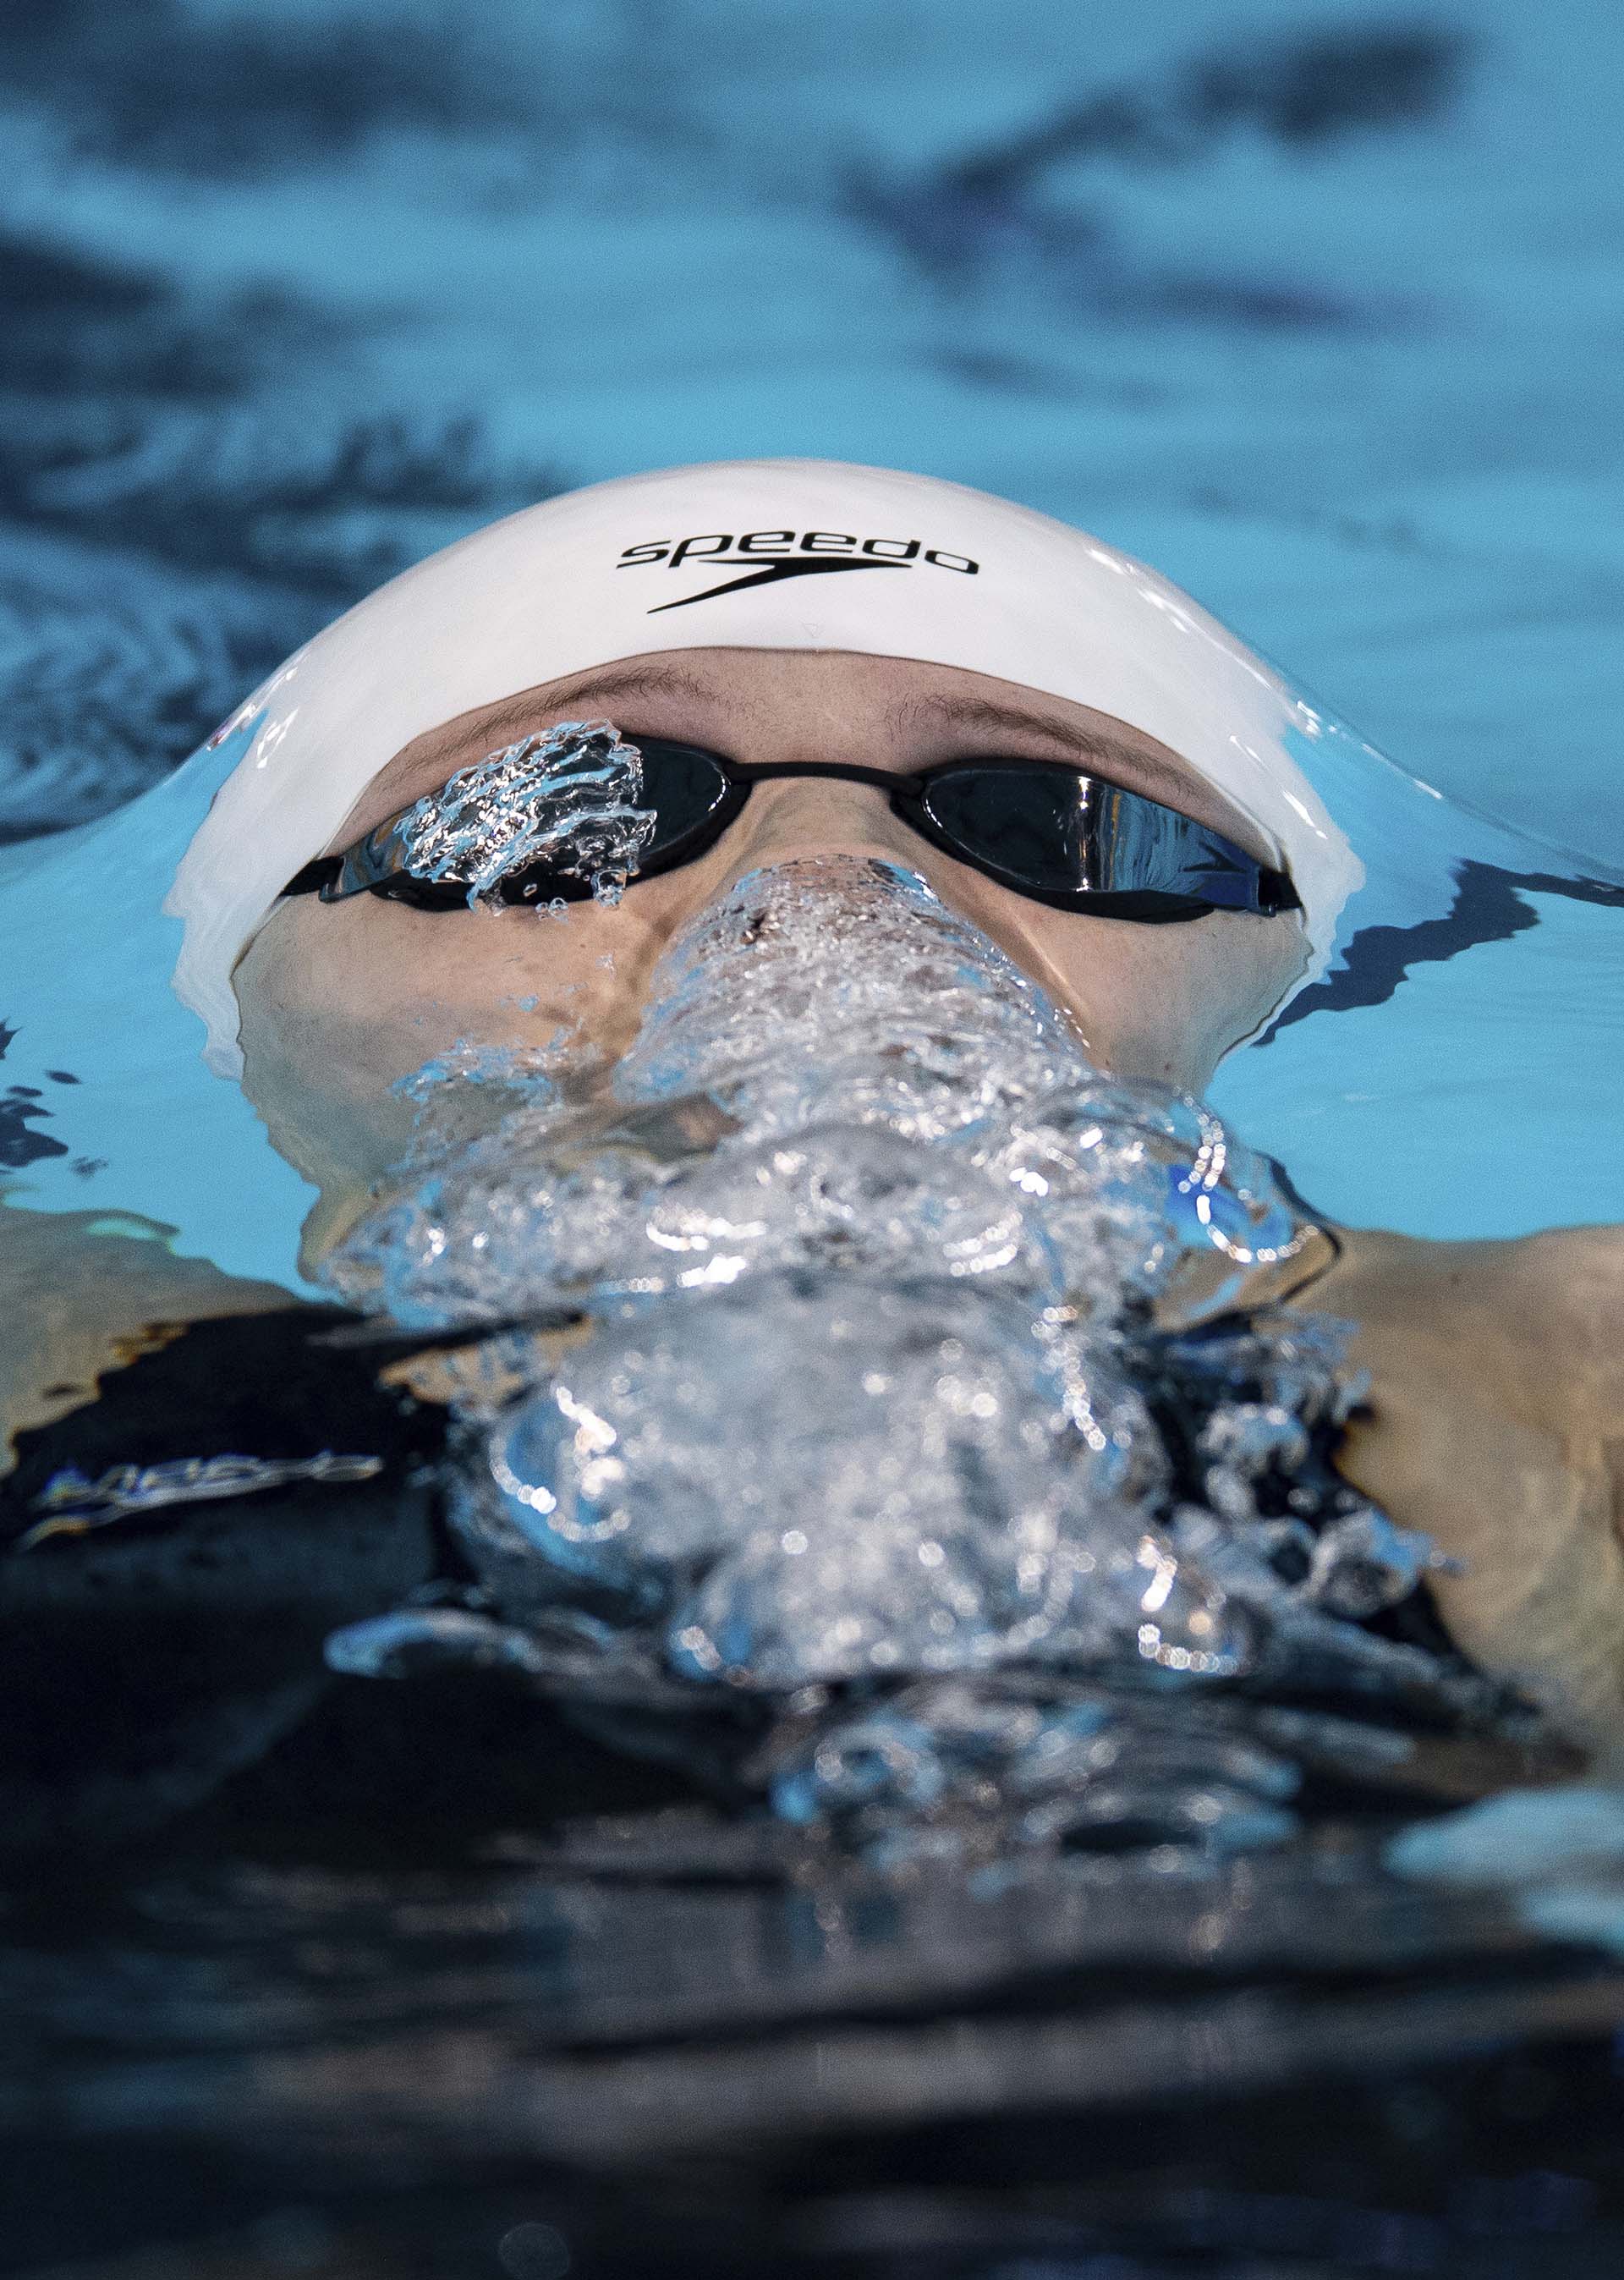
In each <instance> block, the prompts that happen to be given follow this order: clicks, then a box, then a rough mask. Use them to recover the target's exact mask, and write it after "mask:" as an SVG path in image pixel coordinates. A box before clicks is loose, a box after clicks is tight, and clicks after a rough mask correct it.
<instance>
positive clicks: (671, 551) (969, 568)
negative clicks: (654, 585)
mask: <svg viewBox="0 0 1624 2280" xmlns="http://www.w3.org/2000/svg"><path fill="white" fill-rule="evenodd" d="M688 562H704V563H706V564H712V563H713V564H715V565H716V566H718V567H720V566H723V565H726V566H727V567H728V568H729V569H737V570H742V571H743V577H742V578H725V579H723V581H722V582H721V584H720V586H707V587H706V588H705V589H704V592H703V593H699V594H676V595H673V597H672V598H671V599H670V601H668V602H656V603H655V604H654V605H653V607H652V608H651V609H650V611H649V615H650V617H653V616H654V615H655V614H656V613H657V612H658V611H660V610H686V609H689V608H691V607H692V605H694V603H696V602H709V601H712V600H713V599H714V598H715V597H716V596H717V595H718V594H737V593H742V592H743V589H744V588H745V587H747V586H776V585H779V584H781V582H783V580H784V579H786V578H813V577H817V576H819V575H820V574H829V573H831V572H834V571H837V570H913V569H920V568H923V567H924V566H926V565H927V564H928V565H929V566H931V568H933V569H935V570H952V571H956V572H957V573H958V575H959V576H960V577H964V578H974V576H975V574H976V573H977V572H978V571H979V570H980V568H981V564H980V563H979V562H972V560H971V559H970V558H969V556H968V555H967V554H953V553H950V552H949V551H947V549H946V548H944V547H940V546H927V545H926V544H925V543H924V542H923V540H922V539H918V538H854V537H852V536H851V535H850V533H849V532H847V531H843V530H747V531H744V532H743V533H742V534H741V535H740V536H738V537H737V538H735V536H734V535H733V534H732V532H731V531H726V530H704V531H701V532H699V533H698V534H697V536H695V537H693V538H650V539H647V540H645V541H644V542H643V544H642V545H639V546H628V547H627V549H626V551H625V552H624V553H623V554H622V555H621V557H620V560H619V561H618V562H617V563H616V564H615V568H616V569H617V570H635V569H645V570H646V569H651V568H653V567H654V566H656V565H660V564H663V565H664V566H665V567H666V569H667V570H680V569H681V567H682V566H683V565H684V564H685V563H688Z"/></svg>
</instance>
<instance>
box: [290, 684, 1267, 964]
mask: <svg viewBox="0 0 1624 2280" xmlns="http://www.w3.org/2000/svg"><path fill="white" fill-rule="evenodd" d="M626 736H627V743H633V744H635V746H636V748H637V751H639V752H640V753H641V755H642V759H643V771H642V773H643V789H642V791H641V793H640V794H639V796H638V805H639V807H640V808H641V809H645V810H649V811H651V812H652V814H653V817H654V822H653V828H652V830H651V832H650V835H649V837H648V839H647V841H646V843H645V844H644V846H643V850H642V851H641V853H640V854H639V856H638V858H637V863H636V868H635V874H634V875H635V878H638V879H647V878H651V877H653V876H655V875H656V874H658V873H659V872H661V871H674V870H676V869H677V868H679V867H680V866H681V865H682V864H684V863H692V862H694V861H696V860H697V858H698V857H699V856H701V855H703V854H704V852H705V851H706V850H707V849H709V848H711V847H712V846H714V845H715V843H716V842H717V841H718V840H719V839H720V837H721V836H722V834H723V832H725V831H726V830H727V827H728V825H729V824H731V823H732V822H734V821H735V819H736V818H737V817H738V816H739V815H740V814H741V813H743V808H744V805H745V803H746V802H747V801H748V799H749V798H750V793H751V792H752V791H753V790H755V788H756V786H757V785H758V783H771V782H777V781H779V780H781V779H783V778H786V777H794V776H812V777H819V778H828V779H832V780H834V781H835V782H841V783H860V784H870V785H872V786H873V787H874V790H877V791H882V792H883V793H884V794H885V795H886V797H887V798H888V799H889V802H890V805H891V812H892V813H893V814H894V815H897V816H900V817H901V819H902V820H903V821H904V823H906V824H907V825H908V826H909V828H911V829H912V830H913V831H916V832H917V833H918V834H919V836H920V838H921V839H925V840H927V841H928V842H929V843H930V844H931V845H932V846H933V847H938V848H940V849H941V850H942V851H943V853H944V854H947V855H951V856H952V857H953V858H954V859H955V860H957V861H958V862H960V863H966V864H968V865H969V867H971V869H973V870H975V871H979V872H981V874H983V875H984V876H985V877H987V878H989V879H993V880H996V881H997V883H998V885H999V886H1001V887H1008V888H1010V889H1011V890H1012V891H1013V892H1014V893H1016V894H1018V895H1024V896H1026V897H1028V899H1029V900H1031V901H1033V902H1037V903H1046V904H1048V905H1050V906H1051V908H1052V909H1055V910H1062V911H1078V912H1085V913H1088V914H1089V915H1090V916H1095V917H1099V918H1117V919H1137V920H1143V921H1147V922H1149V923H1151V924H1158V923H1162V924H1165V923H1167V922H1170V921H1174V920H1185V919H1197V918H1201V917H1204V916H1205V914H1206V913H1208V912H1210V911H1220V910H1226V911H1251V912H1254V913H1258V914H1259V915H1261V916H1265V917H1269V916H1272V915H1273V914H1274V913H1275V912H1277V911H1288V910H1296V909H1297V908H1299V907H1300V905H1299V902H1298V897H1297V890H1296V889H1295V888H1294V887H1293V886H1292V884H1291V882H1290V880H1289V878H1288V877H1287V876H1286V874H1285V873H1284V872H1283V871H1279V870H1272V869H1271V868H1270V867H1268V866H1267V865H1266V864H1265V863H1261V862H1259V861H1258V859H1257V858H1256V857H1254V856H1251V855H1249V854H1247V852H1246V851H1245V850H1244V849H1243V848H1241V847H1237V846H1236V845H1235V843H1234V841H1233V840H1229V839H1226V838H1225V837H1224V836H1223V835H1222V834H1221V833H1220V832H1217V831H1213V830H1212V829H1210V828H1208V826H1207V825H1205V824H1204V823H1197V822H1195V821H1193V820H1192V819H1191V818H1190V817H1189V816H1188V815H1181V814H1180V813H1179V812H1178V810H1177V809H1176V808H1172V807H1164V806H1163V805H1162V804H1161V803H1160V802H1159V801H1158V800H1154V799H1150V798H1147V797H1146V796H1145V795H1144V794H1143V792H1136V791H1128V790H1125V789H1124V788H1123V787H1122V786H1121V785H1120V784H1114V783H1108V782H1105V781H1104V779H1103V778H1101V777H1099V776H1096V775H1093V774H1090V773H1089V771H1088V770H1087V769H1084V768H1074V767H1067V766H1062V765H1058V764H1057V763H1055V762H1053V761H1050V760H1044V761H1041V762H1040V761H1035V760H1020V759H952V760H943V761H942V762H941V763H940V764H939V765H938V766H935V767H930V768H924V769H921V770H920V771H919V773H918V774H913V775H895V774H891V773H890V771H889V770H888V769H884V768H866V767H859V766H854V765H850V764H849V763H846V762H844V761H835V760H830V761H827V762H826V761H821V760H767V761H758V762H753V763H752V762H749V761H742V760H733V759H727V758H726V757H724V755H723V754H721V753H720V752H712V751H705V750H704V748H703V747H702V746H700V745H697V744H684V743H673V742H672V741H671V740H670V739H669V738H667V737H663V736H639V735H638V734H637V733H636V731H635V729H634V730H627V732H626ZM408 813H410V811H408V810H403V811H402V814H401V815H397V816H392V817H390V818H389V820H387V821H385V822H383V823H381V824H379V825H378V826H377V827H376V828H374V829H373V830H372V831H370V832H368V833H367V834H366V837H365V838H363V839H360V840H358V841H357V842H356V843H355V844H354V845H353V846H352V847H350V848H348V849H346V850H345V851H344V852H343V854H342V855H324V856H319V857H318V858H317V859H316V860H315V861H314V862H312V863H307V864H306V865H305V866H304V869H303V870H302V871H300V872H299V873H298V874H297V875H296V877H294V878H293V879H290V880H289V882H288V884H287V886H286V887H285V888H284V889H283V890H282V891H283V893H284V894H288V895H305V894H316V893H319V895H320V897H321V899H322V901H323V902H324V903H335V902H343V901H345V900H347V899H348V898H349V897H350V896H352V895H358V894H367V893H370V894H374V895H381V896H384V897H388V898H389V900H391V901H395V902H404V903H410V904H412V905H415V906H416V907H417V908H419V909H420V910H459V909H466V907H467V905H468V900H469V890H468V885H467V882H466V881H464V882H460V883H459V882H458V881H457V880H455V879H452V878H447V877H444V876H441V877H438V878H434V879H425V878H420V877H417V876H414V875H413V874H412V870H411V869H410V868H409V867H408V862H409V853H410V851H409V847H408V846H407V844H406V843H405V841H404V838H403V835H402V832H401V830H400V825H401V823H402V820H403V817H404V815H405V814H408ZM591 892H592V887H591V884H590V882H589V880H587V879H585V878H582V877H581V876H580V875H579V874H571V873H566V872H563V871H559V870H558V869H556V868H550V867H544V866H543V865H531V866H529V867H525V868H520V869H518V870H515V871H512V872H511V873H509V874H507V875H505V876H504V877H503V878H501V879H500V880H499V881H497V882H496V883H495V884H494V885H493V886H492V888H491V889H490V890H489V893H488V894H487V895H486V896H485V897H483V899H485V900H487V901H494V902H497V903H501V904H519V905H525V904H539V903H548V902H552V901H557V900H562V901H565V902H579V901H582V900H584V899H585V898H586V897H588V896H589V895H590V894H591Z"/></svg>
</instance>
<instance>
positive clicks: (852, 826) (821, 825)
mask: <svg viewBox="0 0 1624 2280" xmlns="http://www.w3.org/2000/svg"><path fill="white" fill-rule="evenodd" d="M723 845H724V847H725V849H726V852H727V872H726V874H724V876H723V878H722V879H721V881H720V884H712V889H711V892H712V894H713V895H715V896H717V897H720V896H722V895H725V894H727V893H728V892H730V890H732V889H733V887H734V886H735V885H736V884H737V882H738V881H739V880H740V879H742V878H743V876H744V874H745V873H746V872H749V871H758V870H762V869H765V868H766V867H767V866H768V865H769V864H777V863H788V862H793V861H795V860H796V859H797V858H798V857H802V856H807V855H854V856H858V857H867V858H869V859H878V860H879V861H881V862H884V863H897V864H900V865H902V866H903V867H904V869H907V870H910V871H915V872H918V873H919V874H920V875H921V876H922V877H924V878H925V879H926V880H927V882H929V884H930V885H931V886H932V887H934V888H935V889H936V890H937V891H938V892H940V891H941V884H942V882H941V881H940V880H939V879H938V878H937V877H936V876H935V872H936V871H937V870H938V869H944V868H945V867H944V866H943V865H942V864H941V863H939V862H938V860H937V859H936V856H935V849H933V848H932V847H931V846H930V844H929V843H928V842H927V841H926V840H923V839H921V838H920V837H919V836H917V834H915V833H914V832H912V831H910V830H909V829H908V828H907V826H906V824H904V822H903V821H902V820H901V818H900V817H898V816H895V815H893V814H892V813H891V810H890V806H889V802H888V801H887V799H886V797H885V794H884V793H883V792H882V791H881V790H879V789H878V788H877V787H876V786H874V785H870V784H854V783H846V782H840V781H838V780H835V781H827V780H824V779H821V778H818V777H799V778H794V777H792V778H789V779H788V780H786V781H781V782H767V783H764V784H760V785H758V788H757V789H756V790H755V791H754V792H753V793H752V794H751V796H750V802H749V805H747V806H746V808H745V810H744V813H743V815H742V816H741V817H740V818H739V820H738V821H737V822H736V823H735V825H734V827H733V828H732V830H731V831H729V833H728V834H727V838H726V840H725V841H724V842H723Z"/></svg>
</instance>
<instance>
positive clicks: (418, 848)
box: [377, 720, 654, 909]
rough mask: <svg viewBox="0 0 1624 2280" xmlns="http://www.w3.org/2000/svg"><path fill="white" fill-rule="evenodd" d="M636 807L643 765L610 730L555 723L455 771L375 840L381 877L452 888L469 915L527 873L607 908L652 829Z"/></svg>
mask: <svg viewBox="0 0 1624 2280" xmlns="http://www.w3.org/2000/svg"><path fill="white" fill-rule="evenodd" d="M642 798H643V756H642V754H641V753H640V752H639V751H638V750H637V747H636V745H635V744H628V743H625V742H623V740H622V738H621V736H620V731H619V729H618V728H616V727H615V726H614V723H613V722H612V721H610V720H563V721H560V722H558V725H557V726H556V727H554V728H548V729H546V730H544V731H543V733H542V734H541V735H540V736H522V737H520V740H519V742H518V743H515V744H508V745H505V746H504V748H503V749H502V750H501V751H496V752H488V753H487V754H486V755H485V757H484V759H480V760H475V761H474V762H473V764H472V765H471V766H468V767H466V768H459V769H458V771H457V773H456V774H455V775H453V776H451V777H450V778H449V779H448V780H447V782H445V783H443V785H441V786H440V788H439V789H438V790H435V791H430V792H426V793H425V794H424V796H423V797H422V798H421V799H419V800H418V801H416V802H415V803H414V804H413V805H412V806H411V807H409V808H407V809H406V810H405V812H404V813H403V814H401V815H398V816H396V817H395V818H394V819H393V820H392V821H390V822H389V824H387V825H385V826H384V827H383V828H382V829H381V832H380V834H379V835H377V836H379V837H380V838H381V840H382V841H383V842H384V843H385V844H386V847H387V851H388V853H389V859H390V867H391V868H393V869H396V870H400V871H406V872H410V873H411V874H412V877H413V878H416V879H424V880H428V881H430V882H444V881H448V880H454V881H455V882H457V884H458V886H462V887H466V890H467V896H468V903H469V905H470V907H473V905H476V904H478V903H479V902H481V900H483V899H484V898H486V897H489V895H490V894H491V892H492V890H494V889H495V888H496V887H497V886H499V885H500V884H501V882H503V881H504V880H505V879H508V878H510V877H512V874H514V873H515V872H520V871H527V870H530V869H532V868H540V869H543V870H545V871H547V872H550V873H554V874H558V876H560V877H563V878H567V879H576V880H580V881H581V882H582V883H583V884H584V885H585V886H587V887H588V888H589V890H590V891H591V893H592V894H593V896H594V897H595V898H596V900H597V901H599V902H606V903H614V902H618V901H619V899H620V893H621V890H622V889H623V888H624V886H625V884H626V882H627V878H628V876H629V875H630V874H631V873H632V872H634V871H635V869H636V867H637V859H638V857H639V856H640V855H641V854H642V853H643V850H644V848H645V847H646V846H647V844H648V842H649V839H650V835H651V834H652V832H653V829H654V815H653V812H652V810H650V809H648V808H644V807H643V806H641V805H639V803H640V801H641V800H642ZM546 907H548V908H549V909H552V908H554V907H555V905H554V904H553V903H551V902H550V903H549V904H548V905H546ZM556 907H559V908H561V907H562V905H556Z"/></svg>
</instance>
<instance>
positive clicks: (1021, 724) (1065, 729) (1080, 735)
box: [889, 696, 1202, 806]
mask: <svg viewBox="0 0 1624 2280" xmlns="http://www.w3.org/2000/svg"><path fill="white" fill-rule="evenodd" d="M889 720H890V723H891V725H892V727H893V728H911V727H917V726H920V725H921V724H922V723H923V722H924V721H926V720H930V721H935V722H937V723H939V724H940V725H942V726H943V727H944V728H968V729H970V730H971V731H973V732H974V733H977V734H980V733H983V732H984V733H985V734H987V735H988V736H1046V737H1048V738H1049V739H1050V740H1051V742H1052V743H1058V744H1063V745H1064V746H1065V747H1066V751H1068V752H1069V753H1070V754H1071V756H1072V757H1073V758H1074V759H1076V760H1079V761H1081V763H1083V764H1084V765H1085V766H1089V767H1097V768H1101V769H1104V770H1107V771H1110V770H1114V771H1115V772H1116V774H1119V775H1120V776H1121V777H1123V778H1124V779H1125V780H1126V782H1127V783H1128V786H1129V788H1130V789H1132V790H1136V791H1137V790H1143V791H1148V792H1150V793H1151V795H1152V797H1156V796H1159V797H1161V798H1163V799H1164V800H1165V801H1166V803H1167V804H1168V805H1173V806H1177V805H1179V803H1180V801H1181V800H1183V799H1188V798H1189V797H1190V796H1191V794H1192V793H1198V792H1199V791H1200V790H1201V789H1202V780H1201V778H1200V777H1199V776H1197V774H1196V773H1195V771H1194V770H1193V769H1186V768H1185V767H1183V766H1181V765H1180V764H1179V762H1178V761H1177V760H1175V759H1168V758H1165V757H1164V756H1163V755H1162V754H1161V753H1159V752H1158V751H1154V750H1153V749H1152V748H1151V746H1150V745H1149V744H1148V743H1140V742H1139V740H1138V739H1137V738H1136V737H1131V736H1115V735H1113V734H1112V731H1111V730H1110V729H1109V728H1105V727H1104V726H1103V725H1102V726H1101V727H1099V728H1092V727H1090V728H1084V727H1083V726H1081V724H1080V723H1079V722H1077V721H1074V720H1057V719H1056V718H1055V717H1054V715H1053V714H1051V713H1047V712H1039V711H1036V710H1035V709H1033V708H1030V707H1028V706H1027V705H1001V704H999V703H998V701H997V698H996V697H953V696H943V697H905V698H904V699H903V701H902V702H901V703H900V704H898V705H895V706H894V707H893V708H892V711H891V712H890V714H889Z"/></svg>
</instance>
